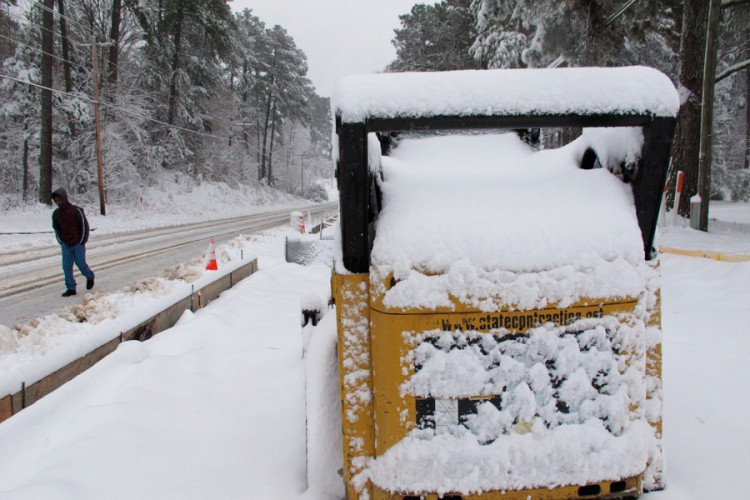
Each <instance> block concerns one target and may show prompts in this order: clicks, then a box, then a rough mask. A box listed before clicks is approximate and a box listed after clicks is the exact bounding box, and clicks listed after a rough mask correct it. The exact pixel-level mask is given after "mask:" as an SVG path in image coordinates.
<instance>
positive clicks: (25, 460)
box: [0, 230, 340, 499]
mask: <svg viewBox="0 0 750 500" xmlns="http://www.w3.org/2000/svg"><path fill="white" fill-rule="evenodd" d="M287 234H288V230H276V231H273V232H271V233H268V234H266V235H264V236H263V235H262V236H256V237H253V238H246V239H243V241H244V243H245V247H244V250H245V252H246V253H248V252H250V251H252V252H255V253H257V254H258V255H261V256H262V257H261V259H260V264H261V267H262V269H263V270H262V271H260V272H258V273H256V274H255V275H253V276H251V277H250V278H249V279H246V280H244V281H243V282H241V283H239V284H238V285H236V286H235V287H234V288H232V289H231V290H228V291H227V292H225V293H224V294H222V296H221V297H220V298H219V299H217V300H216V301H215V302H213V303H211V304H209V305H208V306H207V307H206V308H204V309H201V310H199V311H197V312H196V313H195V314H192V313H189V312H186V313H185V314H184V316H183V318H182V319H181V320H180V322H178V324H177V325H176V326H175V327H174V328H172V329H170V330H168V331H166V332H164V333H162V334H160V335H158V336H156V337H154V338H153V339H151V340H149V341H147V342H143V343H139V342H135V341H131V342H125V343H123V344H121V345H120V347H119V348H118V349H117V350H116V351H115V352H114V353H113V354H111V355H110V356H108V357H107V358H105V359H104V360H103V361H102V362H100V363H99V364H97V365H95V366H94V367H93V368H91V369H90V370H89V371H87V372H85V373H84V374H82V375H80V376H79V377H77V378H76V379H74V380H73V381H72V382H70V383H68V384H66V385H65V386H63V387H62V388H60V389H59V390H57V391H55V392H54V393H52V394H51V395H49V396H47V397H45V398H43V399H42V400H40V401H39V402H38V403H36V404H34V405H32V406H31V407H29V408H27V409H25V410H24V411H23V412H21V413H19V414H17V415H15V416H14V417H12V418H11V419H10V420H8V421H6V422H5V423H3V424H2V425H1V426H0V457H2V458H1V459H0V462H2V463H3V467H0V497H1V498H103V497H107V498H123V499H124V498H247V497H248V496H249V497H253V498H294V497H296V496H298V495H299V494H301V493H302V492H303V491H305V490H306V489H307V484H306V477H305V467H306V460H305V448H306V442H305V407H306V402H305V398H306V388H305V385H306V384H305V380H306V379H307V380H308V381H314V380H315V379H316V377H317V378H318V379H320V378H321V377H322V378H323V380H324V381H329V380H332V381H333V387H336V384H337V379H336V377H337V375H336V371H335V356H333V352H332V351H331V347H332V346H334V345H335V344H334V337H335V322H334V324H331V320H332V319H333V318H334V315H329V316H327V317H326V318H325V320H324V322H323V324H322V328H325V329H326V331H327V333H326V336H324V334H323V333H322V329H321V332H320V333H318V332H316V336H315V339H314V341H313V342H311V343H310V345H309V351H308V352H309V355H308V358H310V359H314V360H317V361H319V362H317V363H315V364H314V369H312V372H309V373H307V375H306V374H305V363H304V361H303V349H304V348H305V343H306V342H305V341H306V340H309V333H310V327H308V329H306V330H305V331H304V332H303V329H302V328H301V327H300V298H301V297H305V300H307V301H309V297H310V295H311V294H312V295H317V296H319V297H320V302H322V303H325V302H326V296H327V294H329V293H330V292H329V279H330V267H329V266H326V265H324V264H321V263H315V264H312V265H310V266H308V267H301V266H298V265H295V264H286V263H285V262H283V252H284V248H283V245H284V236H285V235H287ZM320 259H321V260H322V261H325V260H329V259H330V252H328V253H327V256H325V255H321V256H320ZM133 314H137V313H133ZM67 333H68V334H73V333H75V332H67ZM326 361H327V362H329V366H328V367H326V366H324V364H325V362H326ZM331 361H333V365H332V366H330V365H331V363H330V362H331ZM316 389H317V390H316ZM310 392H311V398H312V400H311V402H310V403H309V404H310V405H311V406H315V405H317V406H320V405H321V403H316V402H315V401H319V400H320V398H328V399H326V402H325V406H326V407H331V406H332V405H335V403H336V395H335V394H333V399H332V400H331V398H330V393H329V392H327V391H326V388H325V386H322V385H321V384H318V385H317V386H315V387H313V388H312V389H311V390H310ZM313 392H315V394H318V398H317V399H316V398H315V397H314V396H312V393H313ZM50 417H52V418H51V419H50ZM327 420H329V419H326V421H322V419H321V418H318V419H317V421H315V420H313V422H316V423H315V429H316V432H315V433H314V435H311V441H310V443H309V445H310V448H311V449H316V450H320V449H323V450H326V449H328V450H329V452H328V455H329V456H332V457H333V459H330V460H327V462H326V465H330V466H332V467H334V468H333V470H331V471H329V472H330V473H329V474H328V476H329V479H328V480H327V481H326V477H325V474H324V473H321V474H317V475H316V476H315V478H314V480H313V481H312V484H311V485H310V488H311V489H310V493H309V495H310V496H309V498H326V497H330V492H331V489H332V488H333V490H334V491H336V492H337V493H335V494H338V490H337V488H340V484H339V483H338V481H337V478H338V476H337V475H336V470H337V469H338V467H340V466H338V467H337V466H336V465H335V463H331V460H333V461H334V462H335V457H336V456H337V453H338V451H339V449H340V444H338V443H337V439H338V432H339V431H338V424H337V423H336V422H335V421H334V422H333V424H331V423H330V422H327ZM326 426H327V427H326ZM322 428H328V429H330V430H329V433H328V434H325V435H321V433H320V429H322ZM316 439H317V440H316ZM331 450H335V452H332V451H331ZM323 455H325V451H324V452H323ZM309 465H310V467H315V466H316V465H317V467H318V469H321V466H320V465H319V464H316V463H314V462H313V461H311V463H310V464H309ZM323 469H325V470H327V469H328V468H327V467H323ZM331 477H332V478H333V480H331V479H330V478H331ZM332 484H333V486H332ZM335 494H334V495H335Z"/></svg>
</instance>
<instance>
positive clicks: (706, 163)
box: [698, 0, 721, 231]
mask: <svg viewBox="0 0 750 500" xmlns="http://www.w3.org/2000/svg"><path fill="white" fill-rule="evenodd" d="M710 2H711V3H710V6H709V8H708V9H709V10H708V23H707V27H706V59H705V63H704V67H703V95H702V100H703V102H702V103H701V136H700V149H699V153H698V195H699V196H700V197H701V211H700V222H699V225H698V229H700V230H701V231H708V203H709V199H710V197H711V149H712V148H711V139H712V137H713V134H712V125H713V123H712V122H713V116H714V88H715V86H716V82H715V80H716V49H717V39H718V32H719V21H720V18H721V0H710Z"/></svg>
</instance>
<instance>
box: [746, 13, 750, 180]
mask: <svg viewBox="0 0 750 500" xmlns="http://www.w3.org/2000/svg"><path fill="white" fill-rule="evenodd" d="M745 33H747V37H746V38H745V39H746V40H750V23H748V25H747V27H746V29H745ZM745 55H746V59H750V43H748V44H747V46H746V48H745ZM745 89H746V90H745V116H746V119H745V168H749V169H750V69H746V70H745Z"/></svg>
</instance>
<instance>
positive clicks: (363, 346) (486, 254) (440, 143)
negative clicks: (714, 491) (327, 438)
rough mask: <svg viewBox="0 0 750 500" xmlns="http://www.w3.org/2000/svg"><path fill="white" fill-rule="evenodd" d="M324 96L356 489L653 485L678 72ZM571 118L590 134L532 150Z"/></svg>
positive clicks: (441, 81) (515, 73) (364, 494)
mask: <svg viewBox="0 0 750 500" xmlns="http://www.w3.org/2000/svg"><path fill="white" fill-rule="evenodd" d="M332 102H333V110H334V113H335V119H336V134H337V135H336V137H337V144H336V148H335V149H336V153H337V177H338V187H339V193H340V211H341V214H340V215H341V217H340V235H339V240H338V241H339V242H340V245H339V250H340V251H339V254H338V256H337V259H336V263H335V269H334V274H333V279H332V285H333V294H334V299H335V303H336V308H337V314H338V319H337V321H338V356H339V359H338V361H339V375H340V387H341V401H342V415H341V419H342V429H343V448H344V449H343V453H344V470H343V473H344V480H345V484H346V490H347V497H348V498H349V499H357V498H358V499H363V498H374V499H386V498H387V499H393V498H398V499H418V498H425V499H437V498H443V499H449V498H450V499H456V498H461V499H487V498H493V499H494V498H518V499H526V498H535V499H538V498H545V499H551V498H615V497H623V496H636V495H638V494H640V493H641V492H642V491H644V489H657V488H659V487H661V485H662V480H663V479H662V466H663V465H662V464H663V452H662V444H661V330H660V312H659V311H660V306H659V276H658V274H659V273H658V265H657V259H656V252H655V251H654V249H653V241H654V234H655V229H656V221H657V214H658V210H659V205H660V200H661V194H662V191H663V187H664V182H665V178H666V173H667V166H668V162H669V151H670V144H671V139H672V133H673V128H674V121H675V119H674V118H675V115H676V113H677V110H678V108H679V99H678V96H677V93H676V91H675V88H674V86H673V85H672V83H671V82H670V81H669V79H668V78H667V77H666V76H665V75H663V74H662V73H660V72H658V71H656V70H653V69H651V68H645V67H629V68H607V69H603V68H564V69H545V70H490V71H459V72H443V73H420V74H416V73H411V74H410V73H402V74H380V75H367V76H355V77H348V78H346V79H344V80H342V81H341V82H340V83H339V85H338V86H337V88H336V90H335V92H334V96H333V101H332ZM561 127H580V128H582V129H583V133H582V135H581V136H580V137H579V138H578V139H576V140H575V141H573V142H572V143H569V144H567V145H565V146H562V147H559V148H554V149H551V148H546V149H545V148H541V147H540V145H539V142H538V137H539V129H541V130H542V137H545V138H549V137H550V136H551V132H550V131H552V130H555V129H558V128H561Z"/></svg>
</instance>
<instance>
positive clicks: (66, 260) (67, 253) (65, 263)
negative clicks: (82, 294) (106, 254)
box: [60, 243, 94, 290]
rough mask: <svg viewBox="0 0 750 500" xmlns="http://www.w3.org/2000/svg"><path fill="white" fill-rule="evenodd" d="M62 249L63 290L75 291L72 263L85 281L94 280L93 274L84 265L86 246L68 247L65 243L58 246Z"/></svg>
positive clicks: (86, 265)
mask: <svg viewBox="0 0 750 500" xmlns="http://www.w3.org/2000/svg"><path fill="white" fill-rule="evenodd" d="M60 248H62V267H63V273H65V288H67V289H68V290H75V289H76V280H75V279H74V278H73V263H74V262H75V264H76V266H78V270H79V271H81V274H82V275H83V276H84V277H85V278H86V279H87V280H92V279H94V272H93V271H92V270H91V269H89V266H88V264H86V246H85V245H73V246H68V245H66V244H65V243H63V244H62V245H60Z"/></svg>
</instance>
